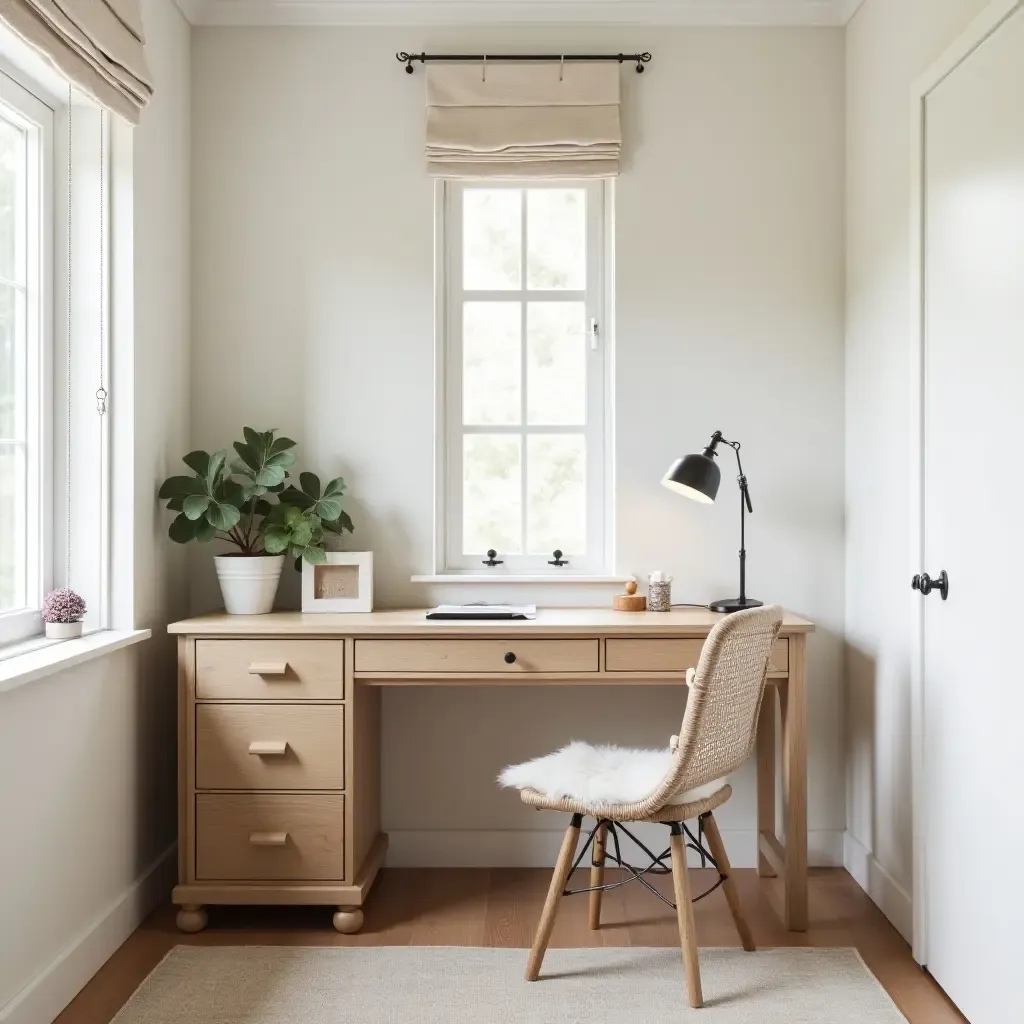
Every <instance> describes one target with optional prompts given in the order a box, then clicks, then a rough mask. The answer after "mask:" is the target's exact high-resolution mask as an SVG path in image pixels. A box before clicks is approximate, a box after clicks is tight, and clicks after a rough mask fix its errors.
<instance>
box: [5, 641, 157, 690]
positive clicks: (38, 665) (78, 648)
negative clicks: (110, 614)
mask: <svg viewBox="0 0 1024 1024" xmlns="http://www.w3.org/2000/svg"><path fill="white" fill-rule="evenodd" d="M151 635H152V631H151V630H148V629H126V630H117V629H99V630H97V631H96V632H95V633H89V634H88V635H87V636H80V637H75V638H74V639H73V640H51V641H49V642H44V641H41V640H39V639H36V640H29V641H26V642H25V643H24V644H19V645H17V647H15V648H12V649H11V651H10V652H4V655H5V656H3V657H2V660H0V693H6V692H7V691H8V690H16V689H17V688H18V687H19V686H24V685H25V684H26V683H31V682H34V681H35V680H36V679H43V678H45V677H46V676H49V675H53V674H54V673H55V672H63V671H64V670H65V669H68V668H72V667H73V666H75V665H81V664H82V663H83V662H86V661H92V660H93V658H100V657H102V656H103V655H105V654H110V653H111V652H112V651H117V650H120V649H121V648H122V647H129V646H130V645H132V644H137V643H140V642H141V641H143V640H148V639H149V638H150V636H151Z"/></svg>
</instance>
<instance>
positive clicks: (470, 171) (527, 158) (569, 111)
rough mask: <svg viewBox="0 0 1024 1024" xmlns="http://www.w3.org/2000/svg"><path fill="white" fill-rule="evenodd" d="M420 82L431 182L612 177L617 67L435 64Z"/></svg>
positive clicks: (617, 129)
mask: <svg viewBox="0 0 1024 1024" xmlns="http://www.w3.org/2000/svg"><path fill="white" fill-rule="evenodd" d="M426 79H427V132H426V136H427V143H426V155H427V166H428V170H429V173H430V174H431V175H433V176H434V177H444V178H610V177H614V176H615V175H617V174H618V173H619V153H620V150H621V148H622V129H621V126H620V121H619V67H618V65H617V64H585V63H579V64H561V63H559V62H554V63H552V64H487V63H485V62H482V63H481V64H458V65H451V64H440V65H431V66H430V67H428V68H427V74H426Z"/></svg>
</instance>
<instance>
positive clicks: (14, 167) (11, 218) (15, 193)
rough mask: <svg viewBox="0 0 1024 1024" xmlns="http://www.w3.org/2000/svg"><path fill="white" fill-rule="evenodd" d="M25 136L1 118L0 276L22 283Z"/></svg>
mask: <svg viewBox="0 0 1024 1024" xmlns="http://www.w3.org/2000/svg"><path fill="white" fill-rule="evenodd" d="M25 160H26V136H25V133H24V131H22V130H21V129H20V128H18V127H16V126H15V125H13V124H11V123H10V121H8V120H6V119H5V118H4V117H3V116H0V277H4V278H6V279H7V280H8V281H16V282H17V283H18V284H23V283H24V282H23V280H22V278H23V276H24V271H23V269H22V267H21V264H22V263H23V252H22V251H20V250H22V249H23V246H24V242H23V238H22V235H23V233H24V217H25V210H24V204H25V174H26V164H25Z"/></svg>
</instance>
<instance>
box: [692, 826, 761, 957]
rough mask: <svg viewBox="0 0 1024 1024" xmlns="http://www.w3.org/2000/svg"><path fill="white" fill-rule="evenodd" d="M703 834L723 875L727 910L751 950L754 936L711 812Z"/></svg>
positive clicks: (744, 944)
mask: <svg viewBox="0 0 1024 1024" xmlns="http://www.w3.org/2000/svg"><path fill="white" fill-rule="evenodd" d="M704 835H706V836H707V837H708V846H710V847H711V856H712V857H714V858H715V863H716V864H717V865H718V873H719V874H720V875H725V881H724V882H723V883H722V889H723V890H724V891H725V900H726V902H727V903H728V904H729V911H730V913H731V914H732V919H733V921H734V922H735V924H736V931H738V932H739V933H740V942H742V943H743V948H744V949H745V950H747V951H748V952H751V953H752V952H753V951H754V950H755V949H756V948H757V947H756V946H755V945H754V936H753V935H752V934H751V933H750V925H748V924H747V919H746V918H745V917H744V916H743V908H742V907H741V906H740V894H739V890H738V889H737V888H736V879H735V878H733V877H732V865H730V863H729V857H728V855H727V854H726V852H725V843H723V842H722V833H721V832H719V831H718V822H717V821H715V816H714V815H713V814H708V815H707V817H706V818H705V819H704Z"/></svg>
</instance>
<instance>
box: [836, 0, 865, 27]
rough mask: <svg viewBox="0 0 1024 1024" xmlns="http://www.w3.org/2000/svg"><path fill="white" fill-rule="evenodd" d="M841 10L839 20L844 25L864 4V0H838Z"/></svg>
mask: <svg viewBox="0 0 1024 1024" xmlns="http://www.w3.org/2000/svg"><path fill="white" fill-rule="evenodd" d="M839 6H840V8H841V10H842V17H841V19H840V20H841V21H842V23H843V24H844V25H846V24H848V23H849V21H850V19H851V18H852V17H853V16H854V15H855V14H856V13H857V12H858V11H859V10H860V9H861V8H862V7H863V6H864V0H840V4H839Z"/></svg>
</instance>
